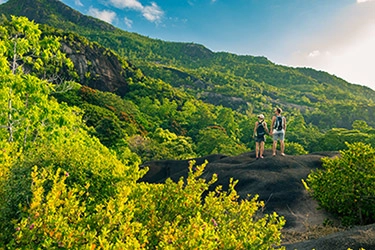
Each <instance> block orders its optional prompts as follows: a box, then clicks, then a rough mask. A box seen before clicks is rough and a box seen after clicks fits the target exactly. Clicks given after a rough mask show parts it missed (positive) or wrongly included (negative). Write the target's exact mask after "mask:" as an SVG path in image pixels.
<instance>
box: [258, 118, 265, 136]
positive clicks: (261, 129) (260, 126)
mask: <svg viewBox="0 0 375 250" xmlns="http://www.w3.org/2000/svg"><path fill="white" fill-rule="evenodd" d="M263 123H264V121H262V122H260V123H258V127H257V136H258V137H262V136H264V135H265V134H266V131H265V129H264V125H263Z"/></svg>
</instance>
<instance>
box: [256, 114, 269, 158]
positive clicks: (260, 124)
mask: <svg viewBox="0 0 375 250" xmlns="http://www.w3.org/2000/svg"><path fill="white" fill-rule="evenodd" d="M266 133H267V134H269V131H268V127H267V123H266V122H265V121H264V115H263V114H260V115H258V121H256V122H255V126H254V138H255V157H256V159H257V160H258V159H259V158H263V152H264V142H265V141H266V138H265V135H266Z"/></svg>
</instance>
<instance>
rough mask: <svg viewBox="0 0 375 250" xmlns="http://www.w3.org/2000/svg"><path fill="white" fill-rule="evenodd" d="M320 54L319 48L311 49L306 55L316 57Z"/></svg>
mask: <svg viewBox="0 0 375 250" xmlns="http://www.w3.org/2000/svg"><path fill="white" fill-rule="evenodd" d="M319 55H320V51H319V50H314V51H311V52H310V53H309V55H308V57H317V56H319Z"/></svg>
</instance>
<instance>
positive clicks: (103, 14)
mask: <svg viewBox="0 0 375 250" xmlns="http://www.w3.org/2000/svg"><path fill="white" fill-rule="evenodd" d="M87 14H88V15H90V16H93V17H96V18H99V19H101V20H103V21H105V22H107V23H112V22H113V20H115V19H116V13H115V12H113V11H109V10H99V9H96V8H93V7H90V8H89V10H88V12H87Z"/></svg>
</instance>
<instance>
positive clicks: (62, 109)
mask: <svg viewBox="0 0 375 250" xmlns="http://www.w3.org/2000/svg"><path fill="white" fill-rule="evenodd" d="M13 21H14V22H15V23H17V24H19V25H20V26H21V28H22V27H23V26H26V27H27V26H28V25H31V24H32V23H31V22H29V21H27V20H26V19H23V18H20V19H17V18H14V19H13ZM19 21H21V22H20V23H19ZM34 32H35V33H36V34H38V33H39V32H38V29H35V30H34ZM52 47H54V46H52ZM6 49H8V47H7V45H6V44H5V43H4V41H3V40H0V67H1V68H0V69H1V70H0V76H1V77H0V79H1V81H2V82H1V85H0V95H1V97H3V98H1V100H3V101H2V102H0V122H1V125H2V127H1V128H2V130H1V132H0V170H1V171H0V242H1V246H0V247H1V248H7V249H59V248H66V249H88V248H90V249H95V248H99V249H176V248H182V249H187V248H202V247H205V248H207V249H274V248H276V247H279V246H280V243H281V239H280V235H281V232H280V231H281V229H282V227H283V225H284V224H285V220H284V219H283V218H282V217H279V216H278V215H277V214H275V213H273V214H270V215H268V214H266V215H263V214H261V213H260V212H259V210H260V209H261V208H263V206H264V204H263V202H261V201H257V196H255V197H254V198H252V199H248V200H243V201H240V200H239V196H238V195H237V193H236V191H235V189H234V187H235V183H236V182H234V181H231V183H230V185H229V186H230V188H229V190H228V191H227V192H224V191H222V190H221V188H219V187H218V188H216V190H215V191H209V190H210V186H211V184H213V183H214V182H215V181H216V176H213V179H212V180H211V181H210V182H208V183H207V182H206V180H205V179H203V178H201V177H200V176H201V175H202V173H203V171H204V167H205V165H202V166H194V163H191V165H190V166H189V176H188V177H187V179H186V180H185V179H183V178H181V179H180V181H178V182H177V183H174V182H172V181H171V180H168V181H167V182H166V183H165V184H147V183H139V182H138V180H139V178H140V177H141V176H143V174H144V171H140V170H139V169H138V167H137V163H139V162H138V159H137V157H135V156H134V155H133V154H132V153H131V152H129V150H128V151H124V153H122V154H119V152H116V151H115V150H110V149H108V148H107V147H106V146H104V145H103V144H102V143H100V141H99V139H98V138H96V137H93V136H91V135H90V134H89V132H91V131H92V130H91V129H89V128H87V127H86V126H85V124H84V123H83V122H82V116H81V111H80V109H78V108H76V107H74V108H73V107H70V106H68V105H67V104H66V103H65V102H62V103H58V102H57V101H56V100H55V99H54V98H53V97H51V95H50V94H51V91H52V89H53V88H52V86H51V85H50V84H49V83H48V82H47V81H45V80H41V79H40V78H38V77H37V76H35V75H32V74H26V73H25V72H24V71H23V70H22V68H17V67H13V68H11V67H9V64H8V60H9V58H8V55H6V54H5V50H6ZM40 49H41V50H43V53H47V54H48V53H52V54H53V51H54V50H50V47H49V46H46V47H43V46H42V47H41V48H40ZM43 53H42V54H43ZM36 60H37V59H36ZM12 69H15V70H12ZM86 90H87V89H86ZM73 91H77V90H76V89H75V90H73ZM88 93H89V94H90V95H89V96H90V97H95V98H93V100H103V99H101V98H97V95H96V94H97V93H95V91H93V93H90V92H88ZM86 94H87V93H86ZM99 95H101V94H99ZM62 96H64V95H62ZM101 96H102V97H108V96H107V95H105V94H103V95H101ZM112 97H113V96H110V99H111V100H112V101H115V100H118V99H115V98H114V99H112ZM81 98H82V96H81ZM82 99H83V98H82ZM4 100H5V101H4ZM66 100H68V99H66ZM86 100H87V99H86ZM160 100H163V99H160ZM168 100H169V99H168ZM74 101H75V102H77V103H82V104H85V107H86V112H87V113H86V114H91V115H92V117H93V119H92V121H91V122H92V124H93V126H94V125H95V124H99V125H96V126H95V129H96V130H97V132H98V133H100V132H102V133H101V134H102V135H103V134H105V133H106V129H107V128H109V127H110V126H111V124H113V122H114V121H116V122H118V124H119V126H118V127H117V128H116V129H111V133H112V131H122V127H121V126H120V125H121V119H118V120H116V118H115V117H117V118H118V116H116V115H117V114H122V110H121V111H120V110H118V109H117V108H115V106H116V107H120V106H121V105H122V104H124V107H126V108H128V111H130V110H131V107H134V106H131V105H129V106H130V107H129V106H127V105H125V104H130V103H131V102H125V103H122V102H119V103H120V104H118V105H115V106H108V107H106V108H107V109H103V107H100V106H99V105H98V106H95V105H94V106H93V104H89V102H86V101H82V102H81V101H80V100H79V99H78V98H75V99H74ZM172 104H173V102H172ZM171 106H172V107H174V105H171ZM174 108H175V107H174ZM175 109H176V108H175ZM108 110H111V111H112V112H113V113H110V112H108ZM167 110H168V109H167ZM88 111H90V112H88ZM133 111H134V112H136V111H137V110H133ZM166 113H169V111H168V112H162V114H166ZM171 113H173V112H171ZM101 114H106V115H108V116H107V117H110V118H111V119H107V120H104V121H110V122H109V123H108V124H107V123H105V122H102V121H103V119H100V115H101ZM114 114H116V115H114ZM208 114H209V115H212V116H214V115H213V114H211V113H210V112H208ZM231 120H232V119H229V120H228V121H231ZM224 124H225V126H228V125H229V124H228V123H224ZM229 127H232V126H228V128H229ZM103 131H104V132H103ZM112 135H113V134H110V138H118V137H121V136H119V135H116V136H113V137H111V136H112ZM124 135H125V134H124ZM150 138H152V140H153V141H154V142H157V143H159V144H160V145H163V144H166V145H164V147H165V148H170V149H171V150H175V151H176V152H178V153H179V155H182V154H183V153H186V152H188V153H192V154H193V151H192V148H191V145H192V144H191V142H190V141H189V140H190V139H189V138H188V137H184V136H178V135H176V134H174V133H172V132H169V131H168V130H164V129H161V128H159V129H156V130H155V131H154V133H150ZM101 139H102V140H103V138H101ZM104 141H105V140H104ZM115 145H116V146H119V145H120V147H119V148H122V149H124V148H126V143H125V140H118V141H117V142H116V144H115ZM181 146H182V149H180V148H179V147H181ZM164 147H163V148H164ZM161 154H162V155H163V157H165V156H166V155H169V152H161ZM117 156H119V158H117ZM175 156H176V155H172V156H171V157H175ZM186 157H187V156H186ZM124 163H127V164H126V165H125V164H124ZM132 163H134V165H132ZM281 248H282V247H281Z"/></svg>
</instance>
